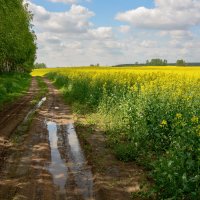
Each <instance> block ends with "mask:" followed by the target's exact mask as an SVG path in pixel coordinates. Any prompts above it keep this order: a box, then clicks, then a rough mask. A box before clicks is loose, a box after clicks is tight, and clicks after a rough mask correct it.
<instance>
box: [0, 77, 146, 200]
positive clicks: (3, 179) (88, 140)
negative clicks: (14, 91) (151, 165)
mask: <svg viewBox="0 0 200 200" xmlns="http://www.w3.org/2000/svg"><path fill="white" fill-rule="evenodd" d="M45 82H46V84H47V85H48V90H49V92H48V94H47V95H46V97H47V100H46V101H45V102H44V103H43V105H42V106H41V107H40V108H38V109H37V110H36V113H35V115H34V117H33V119H32V120H31V123H30V122H29V123H27V124H26V128H25V129H23V128H19V127H20V126H21V124H22V122H23V120H24V118H25V117H26V115H27V113H28V112H29V111H30V109H31V107H32V106H31V103H30V101H31V99H33V97H34V96H35V95H36V94H37V91H38V86H37V83H36V81H35V79H33V81H32V85H31V88H30V90H29V92H28V94H27V95H26V96H24V97H23V98H22V99H21V100H19V101H17V102H16V103H14V104H13V105H11V106H9V107H7V108H6V109H4V110H3V111H2V112H0V200H11V199H12V200H66V199H69V200H70V199H71V200H82V199H87V200H92V199H97V200H98V199H99V200H100V199H101V200H104V199H107V200H112V199H113V200H114V199H116V200H121V199H130V193H131V192H134V191H138V190H139V186H140V183H141V182H142V181H143V180H144V172H143V170H142V169H141V168H139V167H138V166H136V165H135V164H133V163H131V164H125V163H122V162H119V161H117V160H116V159H115V158H114V156H113V155H112V153H111V152H110V150H108V149H107V148H106V146H105V137H104V136H103V134H102V133H101V132H100V131H97V130H95V131H94V130H93V134H89V135H88V134H86V132H87V131H88V129H87V128H86V127H81V126H78V128H77V130H78V134H79V135H80V138H81V139H82V141H83V143H85V145H83V147H85V152H86V153H87V152H88V151H87V147H88V146H89V147H90V150H91V152H90V153H87V155H88V158H90V159H89V163H90V164H91V166H92V168H93V169H92V170H93V173H94V183H92V180H91V181H90V182H88V183H89V184H91V188H93V193H90V194H89V192H88V191H84V190H85V186H84V184H82V185H81V186H79V188H78V186H77V185H80V183H81V175H80V174H81V173H84V171H83V172H78V171H77V173H75V171H74V169H73V165H74V163H73V162H74V161H73V158H72V157H71V158H70V155H68V153H67V152H68V151H72V150H71V149H70V148H72V147H70V145H69V144H68V142H69V141H68V140H69V139H67V138H66V137H67V136H66V131H65V130H64V129H65V126H66V124H72V123H73V122H74V120H73V115H72V112H71V110H70V107H69V106H67V105H66V104H64V102H63V99H62V97H61V95H60V94H59V92H58V91H57V90H56V89H55V88H54V87H53V86H52V84H51V83H50V82H49V81H48V80H45ZM47 121H51V122H54V123H56V124H57V125H56V126H57V128H58V129H61V128H59V127H62V129H63V130H59V131H60V133H59V134H57V137H58V152H59V154H60V156H61V159H62V160H63V161H64V162H66V166H67V167H68V172H67V173H68V174H67V182H66V184H65V186H64V189H63V190H64V192H63V190H62V191H61V189H60V188H59V186H58V185H56V184H55V182H54V177H53V174H52V173H51V172H50V170H49V166H50V164H51V162H52V155H51V146H50V141H49V132H48V127H47ZM84 134H85V136H84ZM88 144H89V145H88ZM84 162H85V163H84V166H85V168H87V169H86V170H90V168H91V167H90V166H89V165H87V162H86V161H84ZM79 173H80V174H79ZM84 178H85V177H84ZM83 183H84V182H83ZM86 185H87V184H86ZM88 194H89V195H88Z"/></svg>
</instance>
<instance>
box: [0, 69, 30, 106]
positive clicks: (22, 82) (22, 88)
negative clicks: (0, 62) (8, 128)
mask: <svg viewBox="0 0 200 200" xmlns="http://www.w3.org/2000/svg"><path fill="white" fill-rule="evenodd" d="M30 82H31V76H30V75H28V74H21V73H9V74H3V75H2V74H1V76H0V110H1V109H2V107H3V105H4V104H5V103H8V102H12V101H14V100H16V99H17V98H19V97H20V96H22V95H23V94H25V92H26V91H27V90H28V88H29V86H30Z"/></svg>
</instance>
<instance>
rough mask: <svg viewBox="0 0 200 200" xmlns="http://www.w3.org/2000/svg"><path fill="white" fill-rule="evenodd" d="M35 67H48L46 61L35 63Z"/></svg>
mask: <svg viewBox="0 0 200 200" xmlns="http://www.w3.org/2000/svg"><path fill="white" fill-rule="evenodd" d="M34 68H35V69H42V68H47V66H46V64H45V63H35V65H34Z"/></svg>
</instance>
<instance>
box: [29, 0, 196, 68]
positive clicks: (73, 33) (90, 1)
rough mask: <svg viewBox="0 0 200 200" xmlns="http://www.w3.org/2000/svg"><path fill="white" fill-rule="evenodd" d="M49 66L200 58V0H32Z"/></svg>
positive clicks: (41, 59) (41, 57)
mask: <svg viewBox="0 0 200 200" xmlns="http://www.w3.org/2000/svg"><path fill="white" fill-rule="evenodd" d="M27 1H28V3H29V4H30V6H29V9H30V10H31V11H32V12H33V14H34V20H33V24H34V30H35V31H36V34H37V38H38V40H37V44H38V52H37V61H38V62H45V63H47V65H48V66H50V67H55V66H75V65H89V64H95V63H100V64H102V65H114V64H120V63H134V62H145V60H147V59H151V58H157V57H159V58H163V59H167V60H168V61H169V62H175V61H176V59H181V58H183V59H185V60H186V61H190V62H191V61H194V62H195V61H199V60H200V59H199V55H200V52H199V51H200V50H199V49H200V48H199V47H200V38H199V32H200V27H199V26H200V13H199V9H200V1H199V0H27Z"/></svg>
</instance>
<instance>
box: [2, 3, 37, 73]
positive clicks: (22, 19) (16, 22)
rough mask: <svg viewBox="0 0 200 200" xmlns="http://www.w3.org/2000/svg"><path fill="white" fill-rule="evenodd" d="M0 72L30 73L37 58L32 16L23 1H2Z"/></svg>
mask: <svg viewBox="0 0 200 200" xmlns="http://www.w3.org/2000/svg"><path fill="white" fill-rule="evenodd" d="M0 5H1V6H0V72H10V71H21V72H30V71H31V69H32V68H33V65H34V61H35V58H36V43H35V40H36V36H35V33H34V32H33V30H32V25H31V20H32V14H31V13H30V12H29V11H28V4H24V3H23V0H14V1H12V0H0Z"/></svg>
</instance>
